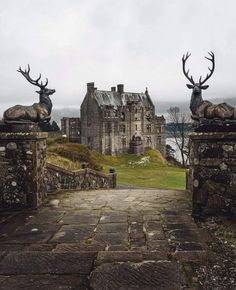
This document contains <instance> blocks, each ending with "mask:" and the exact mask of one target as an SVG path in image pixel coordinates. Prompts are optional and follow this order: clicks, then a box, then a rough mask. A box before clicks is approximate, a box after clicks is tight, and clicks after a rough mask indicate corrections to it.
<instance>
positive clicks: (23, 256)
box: [0, 189, 211, 290]
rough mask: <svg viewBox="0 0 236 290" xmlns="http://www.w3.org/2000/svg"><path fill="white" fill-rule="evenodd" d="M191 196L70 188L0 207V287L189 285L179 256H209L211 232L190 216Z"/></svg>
mask: <svg viewBox="0 0 236 290" xmlns="http://www.w3.org/2000/svg"><path fill="white" fill-rule="evenodd" d="M190 198H191V197H190V196H189V194H188V193H186V192H184V191H174V190H148V189H121V190H93V191H86V192H84V191H81V192H75V191H74V192H66V193H60V194H57V195H54V196H51V197H49V200H48V202H46V203H45V204H44V206H43V207H41V208H40V209H39V210H38V211H36V210H33V211H32V210H24V211H22V212H17V211H15V212H7V213H6V216H5V217H4V214H3V213H0V287H3V288H0V289H6V290H8V289H9V290H10V289H49V290H50V289H76V290H78V289H81V290H82V289H84V290H85V289H86V290H97V289H99V290H100V289H101V290H106V289H109V290H115V289H119V290H122V289H123V290H129V289H130V290H131V289H132V290H133V289H135V290H137V289H139V290H154V289H155V290H157V289H158V290H159V289H165V290H175V289H182V285H184V287H185V289H187V288H188V287H190V286H191V285H190V286H189V285H188V282H187V280H185V276H184V272H183V271H182V266H183V263H186V262H187V263H188V262H192V261H194V262H199V261H201V260H203V259H205V258H206V257H208V256H209V249H208V242H209V241H210V239H211V237H210V236H209V234H208V232H206V231H205V230H203V229H200V228H199V227H198V225H197V224H196V223H195V222H194V220H193V219H192V217H191V203H190ZM85 276H86V277H87V278H86V277H85ZM70 277H71V279H70ZM63 278H64V280H63ZM17 281H19V283H18V284H17ZM27 282H29V283H27ZM60 286H61V288H60ZM4 287H5V288H4ZM17 287H18V288H17ZM27 287H28V288H27Z"/></svg>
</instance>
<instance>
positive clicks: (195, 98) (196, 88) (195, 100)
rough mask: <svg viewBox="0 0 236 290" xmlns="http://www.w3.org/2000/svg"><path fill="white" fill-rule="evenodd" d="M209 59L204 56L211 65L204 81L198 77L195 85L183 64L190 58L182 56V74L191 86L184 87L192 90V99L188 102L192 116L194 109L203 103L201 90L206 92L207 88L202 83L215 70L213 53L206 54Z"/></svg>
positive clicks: (187, 55) (188, 54) (187, 54)
mask: <svg viewBox="0 0 236 290" xmlns="http://www.w3.org/2000/svg"><path fill="white" fill-rule="evenodd" d="M208 54H209V56H210V57H207V56H205V58H206V59H208V60H209V61H210V62H211V63H212V68H209V67H208V69H209V71H210V72H209V73H208V74H207V75H206V77H205V79H204V80H202V77H201V76H200V78H199V81H198V83H196V82H195V81H194V80H193V77H192V76H189V70H188V71H186V68H185V64H186V61H187V59H188V58H189V57H190V55H191V54H190V53H188V52H187V53H186V55H183V57H182V62H183V73H184V75H185V76H186V78H187V79H188V80H189V81H190V83H191V84H187V85H186V86H187V87H188V88H189V89H192V90H193V91H192V97H191V102H190V109H191V111H192V113H193V114H195V112H196V109H197V108H198V106H199V105H200V103H201V102H202V101H203V100H202V90H206V89H207V88H208V87H209V86H208V85H204V83H205V82H206V81H207V80H208V79H209V78H210V77H211V76H212V74H213V72H214V69H215V55H214V53H213V52H212V51H211V52H208Z"/></svg>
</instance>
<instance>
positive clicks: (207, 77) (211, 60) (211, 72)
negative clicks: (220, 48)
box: [199, 51, 215, 85]
mask: <svg viewBox="0 0 236 290" xmlns="http://www.w3.org/2000/svg"><path fill="white" fill-rule="evenodd" d="M208 54H209V55H210V57H207V56H205V58H206V59H208V60H209V61H210V62H212V68H211V69H210V68H209V67H208V69H209V71H210V73H209V74H207V76H206V78H205V79H204V80H203V81H202V77H200V79H199V84H200V85H203V84H204V83H205V82H206V81H207V80H208V79H209V78H210V77H211V76H212V74H213V72H214V69H215V55H214V53H213V52H212V51H210V52H208Z"/></svg>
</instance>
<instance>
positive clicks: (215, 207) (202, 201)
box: [188, 132, 236, 216]
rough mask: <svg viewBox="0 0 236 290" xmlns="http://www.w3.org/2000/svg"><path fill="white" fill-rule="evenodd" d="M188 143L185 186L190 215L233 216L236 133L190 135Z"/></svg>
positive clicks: (235, 180)
mask: <svg viewBox="0 0 236 290" xmlns="http://www.w3.org/2000/svg"><path fill="white" fill-rule="evenodd" d="M190 139H191V149H190V152H191V155H190V171H189V176H188V184H189V188H190V190H191V192H192V194H193V214H194V215H196V216H197V215H199V214H204V213H206V214H209V213H210V214H211V213H214V212H215V213H216V212H220V211H221V212H232V213H235V212H236V204H235V192H236V190H235V188H236V179H235V177H234V167H235V164H236V151H235V150H236V148H235V142H236V132H208V133H206V132H205V133H194V134H191V135H190ZM196 160H198V162H197V163H196V162H195V161H196Z"/></svg>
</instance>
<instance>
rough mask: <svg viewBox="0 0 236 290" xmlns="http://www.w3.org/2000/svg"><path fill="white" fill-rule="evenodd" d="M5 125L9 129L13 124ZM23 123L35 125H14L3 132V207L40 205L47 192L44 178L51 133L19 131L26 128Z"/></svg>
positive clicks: (0, 205) (0, 171)
mask: <svg viewBox="0 0 236 290" xmlns="http://www.w3.org/2000/svg"><path fill="white" fill-rule="evenodd" d="M2 126H3V127H4V126H5V127H4V128H5V129H6V126H7V128H8V129H9V127H8V126H9V124H7V125H6V124H3V125H2ZM17 126H20V127H17ZM22 126H26V127H27V126H31V125H30V124H27V125H19V124H18V125H10V127H11V128H13V130H12V131H11V132H6V131H5V132H0V209H1V210H2V209H16V208H26V207H27V208H37V207H38V206H39V205H40V204H41V203H42V200H43V198H44V197H45V196H46V187H45V180H44V179H45V175H46V139H47V136H48V134H47V133H43V132H32V131H31V132H29V131H28V132H26V131H25V132H15V130H17V128H18V129H20V128H21V129H22ZM3 127H2V128H3ZM26 127H24V128H25V130H26ZM0 128H1V126H0ZM30 128H31V129H32V128H33V127H30ZM34 128H35V127H34ZM28 129H29V127H28Z"/></svg>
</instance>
